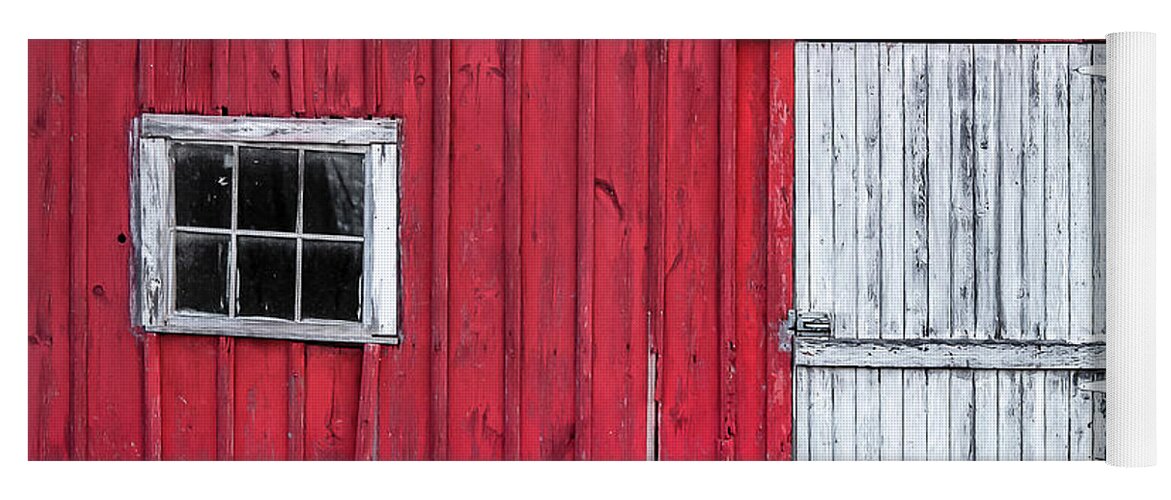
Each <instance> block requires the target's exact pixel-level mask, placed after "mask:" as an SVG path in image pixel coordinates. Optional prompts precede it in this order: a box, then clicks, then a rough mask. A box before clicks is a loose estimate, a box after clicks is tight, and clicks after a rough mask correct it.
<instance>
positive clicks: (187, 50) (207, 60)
mask: <svg viewBox="0 0 1171 500" xmlns="http://www.w3.org/2000/svg"><path fill="white" fill-rule="evenodd" d="M139 43H140V44H152V45H154V71H153V77H154V79H153V85H154V88H153V92H152V93H151V102H149V103H145V104H146V105H147V106H148V107H149V108H150V109H153V110H155V112H157V113H188V114H197V115H202V114H208V113H212V112H214V111H215V109H214V108H215V105H214V104H215V103H214V102H213V101H212V79H213V75H214V74H215V73H214V69H213V68H212V58H213V54H214V42H212V41H211V40H147V41H141V42H139Z"/></svg>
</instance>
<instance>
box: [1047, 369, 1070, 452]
mask: <svg viewBox="0 0 1171 500" xmlns="http://www.w3.org/2000/svg"><path fill="white" fill-rule="evenodd" d="M1070 381H1071V377H1070V372H1069V370H1048V371H1046V372H1045V459H1046V460H1069V458H1070V457H1069V452H1070V449H1069V444H1070V432H1069V431H1070V429H1069V427H1070V419H1069V406H1070V396H1071V387H1070Z"/></svg>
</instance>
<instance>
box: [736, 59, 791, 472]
mask: <svg viewBox="0 0 1171 500" xmlns="http://www.w3.org/2000/svg"><path fill="white" fill-rule="evenodd" d="M736 58H737V60H736V73H737V75H736V128H735V133H736V143H735V148H736V165H735V167H736V175H735V177H736V186H735V199H734V203H735V208H736V210H735V211H736V238H735V240H736V241H735V254H736V262H735V271H736V272H735V280H734V284H733V287H734V293H735V311H734V314H735V325H736V339H735V344H734V346H733V347H734V348H735V354H736V365H735V371H734V374H735V379H736V397H737V398H738V405H737V412H736V417H737V420H736V458H737V459H739V460H763V459H765V458H766V457H767V449H768V448H767V439H768V429H767V426H768V423H769V419H768V408H767V400H768V394H766V391H767V387H768V373H767V370H768V369H769V365H768V357H769V354H770V353H771V352H770V351H773V350H775V348H774V349H770V346H771V344H770V342H769V341H768V340H769V339H768V337H769V335H770V332H771V331H772V330H771V329H770V328H769V324H768V316H767V315H768V299H769V297H768V292H769V290H770V289H771V290H775V288H771V287H770V285H771V284H772V283H771V282H770V281H769V279H768V238H769V235H768V232H767V229H768V227H769V225H768V203H769V169H768V161H769V158H768V155H769V119H770V108H769V102H770V101H769V100H770V85H769V74H770V70H769V60H770V50H769V43H768V42H763V41H741V42H739V43H738V46H737V49H736ZM790 144H791V143H790ZM722 191H723V192H724V193H728V192H729V190H722ZM777 285H780V284H779V283H778V284H777ZM781 293H784V292H781ZM774 335H775V333H774Z"/></svg>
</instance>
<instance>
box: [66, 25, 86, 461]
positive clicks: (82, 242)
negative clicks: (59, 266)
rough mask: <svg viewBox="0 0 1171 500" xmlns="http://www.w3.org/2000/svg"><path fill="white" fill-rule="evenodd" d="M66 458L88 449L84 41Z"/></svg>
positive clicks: (72, 184) (73, 54) (77, 59)
mask: <svg viewBox="0 0 1171 500" xmlns="http://www.w3.org/2000/svg"><path fill="white" fill-rule="evenodd" d="M69 51H70V60H71V62H72V64H71V65H70V74H71V77H70V91H69V92H70V100H69V146H68V147H69V171H70V174H69V238H70V245H69V250H70V252H69V282H70V287H69V378H70V385H69V387H70V408H69V418H70V432H69V436H70V444H69V447H70V450H69V457H70V458H71V459H74V460H86V459H88V458H89V457H90V456H91V454H90V449H89V423H88V420H89V366H88V365H89V323H88V315H89V297H88V294H89V276H88V275H87V273H86V270H87V266H88V265H89V258H88V254H87V252H88V249H89V238H88V229H89V227H88V225H89V220H88V217H87V216H88V214H89V180H88V179H89V162H88V161H87V159H88V155H89V151H88V150H87V149H88V148H87V143H88V140H89V123H88V118H87V116H88V114H89V96H88V89H89V83H88V81H89V71H88V69H87V67H88V64H87V61H88V54H87V52H88V49H87V45H86V42H85V41H73V42H71V43H70V45H69Z"/></svg>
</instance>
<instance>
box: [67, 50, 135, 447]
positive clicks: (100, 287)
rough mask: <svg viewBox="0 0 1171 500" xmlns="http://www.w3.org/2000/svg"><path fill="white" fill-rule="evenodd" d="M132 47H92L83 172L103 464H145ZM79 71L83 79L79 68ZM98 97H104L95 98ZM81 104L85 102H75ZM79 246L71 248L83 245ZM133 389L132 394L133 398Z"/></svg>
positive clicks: (89, 371) (95, 420)
mask: <svg viewBox="0 0 1171 500" xmlns="http://www.w3.org/2000/svg"><path fill="white" fill-rule="evenodd" d="M135 46H136V44H135V42H133V41H112V40H101V41H93V42H88V52H89V54H88V56H87V58H88V60H89V61H90V63H89V64H88V77H87V79H88V82H82V83H83V84H86V85H88V87H89V89H91V92H89V93H88V96H87V98H86V100H87V101H88V108H89V109H88V111H87V117H86V119H85V120H86V121H88V125H87V128H88V133H87V134H88V138H84V137H81V136H80V135H79V136H78V138H75V140H74V144H78V143H81V144H82V146H81V147H83V148H86V149H87V152H86V153H85V160H84V161H85V165H86V166H87V170H88V174H87V175H88V176H89V180H88V183H87V184H88V186H87V187H86V189H87V190H88V191H89V192H90V193H93V194H94V195H93V196H89V197H88V200H87V201H86V205H85V208H84V209H83V210H82V211H81V212H80V213H84V214H86V228H85V233H84V235H85V239H86V243H85V244H84V247H85V255H86V258H87V261H88V263H87V264H86V265H85V268H84V269H85V275H84V276H85V278H84V284H85V286H86V289H85V290H84V293H86V294H87V295H88V303H87V305H86V316H87V329H88V334H87V337H88V351H89V352H88V354H87V361H86V375H85V384H87V387H86V389H85V390H86V392H87V397H86V399H87V407H88V411H87V413H88V415H87V419H86V426H87V427H88V431H89V437H88V441H89V454H90V455H89V456H90V457H91V458H95V459H104V460H127V459H141V458H142V456H143V430H144V429H143V418H142V416H143V414H144V407H143V399H142V387H143V382H142V369H141V368H142V366H143V358H142V347H141V345H140V342H139V339H137V338H135V336H134V335H133V334H132V332H131V328H130V293H131V290H130V268H129V266H127V265H126V263H128V262H130V261H131V255H132V253H133V245H132V244H131V242H130V241H129V236H130V192H129V191H130V179H129V170H130V169H129V168H127V161H128V155H129V151H130V143H129V140H130V122H131V119H132V118H133V117H134V116H135V115H136V114H137V112H138V102H137V96H136V93H135V90H134V84H135V79H136V75H135V73H134V71H133V69H132V68H134V63H135V59H136V57H137V54H136V52H135ZM78 71H83V69H81V68H79V69H78ZM96 89H101V90H100V91H97V90H96ZM75 103H79V101H75ZM79 240H80V238H78V239H74V240H73V245H74V246H75V247H76V246H78V245H79ZM128 388H134V389H132V390H128Z"/></svg>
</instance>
